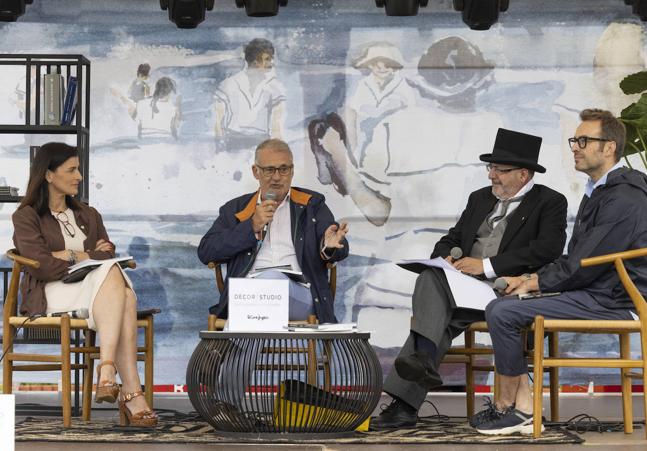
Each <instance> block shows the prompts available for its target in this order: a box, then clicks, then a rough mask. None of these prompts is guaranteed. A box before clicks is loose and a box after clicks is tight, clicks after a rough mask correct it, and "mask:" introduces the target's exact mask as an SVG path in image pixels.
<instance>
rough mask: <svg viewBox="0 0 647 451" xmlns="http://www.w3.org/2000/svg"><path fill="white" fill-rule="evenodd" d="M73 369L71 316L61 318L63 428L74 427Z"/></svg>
mask: <svg viewBox="0 0 647 451" xmlns="http://www.w3.org/2000/svg"><path fill="white" fill-rule="evenodd" d="M71 379H72V368H71V366H70V316H69V315H67V314H66V315H63V316H61V385H62V387H61V398H62V400H63V427H66V428H69V427H70V426H71V425H72V420H71V418H72V384H71Z"/></svg>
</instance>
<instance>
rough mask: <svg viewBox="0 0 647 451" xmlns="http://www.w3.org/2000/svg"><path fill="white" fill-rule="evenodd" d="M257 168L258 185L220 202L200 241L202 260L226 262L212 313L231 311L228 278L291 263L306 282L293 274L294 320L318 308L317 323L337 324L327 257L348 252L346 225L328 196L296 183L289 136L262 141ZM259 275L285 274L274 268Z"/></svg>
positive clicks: (334, 258) (333, 259)
mask: <svg viewBox="0 0 647 451" xmlns="http://www.w3.org/2000/svg"><path fill="white" fill-rule="evenodd" d="M252 171H253V173H254V177H255V178H256V179H257V180H258V182H259V190H258V191H256V192H254V193H249V194H245V195H243V196H240V197H237V198H235V199H232V200H230V201H229V202H227V203H226V204H225V205H223V206H222V207H221V208H220V213H219V216H218V218H217V219H216V220H215V222H214V223H213V225H212V226H211V228H210V229H209V231H208V232H207V233H206V235H205V236H204V237H203V238H202V240H201V241H200V245H199V247H198V257H199V258H200V260H201V261H202V262H203V263H204V264H207V263H209V262H211V261H215V262H224V263H227V280H226V281H225V291H224V293H223V294H222V296H221V297H220V302H219V303H218V304H217V305H214V306H212V307H210V308H209V311H210V313H212V314H215V315H218V316H219V317H221V318H226V317H227V292H228V283H227V282H228V280H229V277H245V276H246V275H247V274H249V273H250V272H254V271H259V270H262V269H263V268H273V267H289V269H291V270H293V271H297V272H301V273H302V274H303V277H304V278H305V280H306V282H307V283H308V284H309V287H308V286H306V285H305V284H299V283H297V282H294V281H292V280H290V320H303V319H306V318H307V316H308V315H310V314H314V315H316V316H317V319H318V320H319V322H322V323H324V322H336V321H337V320H336V318H335V313H334V306H333V297H332V293H331V292H330V287H329V286H328V279H327V269H326V263H328V262H336V261H340V260H343V259H344V258H346V257H347V256H348V242H347V241H346V238H345V236H346V233H348V226H347V224H345V223H343V224H341V225H339V224H337V223H336V222H335V220H334V217H333V215H332V213H331V212H330V210H329V209H328V207H327V206H326V203H325V199H324V197H323V195H321V194H319V193H317V192H314V191H310V190H306V189H302V188H295V187H292V177H293V175H294V164H293V159H292V152H291V151H290V148H289V147H288V145H287V144H286V143H285V142H283V141H281V140H278V139H268V140H266V141H263V142H262V143H261V144H259V145H258V147H257V148H256V153H255V158H254V165H253V166H252ZM259 277H263V278H287V276H285V274H282V273H280V272H279V271H275V270H274V271H272V270H271V269H268V270H267V271H264V273H263V275H261V276H259Z"/></svg>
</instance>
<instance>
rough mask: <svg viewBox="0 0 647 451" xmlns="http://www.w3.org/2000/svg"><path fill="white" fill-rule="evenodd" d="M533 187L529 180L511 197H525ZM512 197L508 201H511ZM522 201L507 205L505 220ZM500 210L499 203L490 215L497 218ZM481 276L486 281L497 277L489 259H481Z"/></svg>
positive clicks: (494, 225) (531, 180) (533, 184)
mask: <svg viewBox="0 0 647 451" xmlns="http://www.w3.org/2000/svg"><path fill="white" fill-rule="evenodd" d="M533 186H535V181H534V180H533V179H530V181H529V182H528V183H526V184H525V185H523V186H522V187H521V189H520V190H519V191H518V192H517V194H515V195H514V196H512V197H519V196H525V195H526V194H527V193H528V191H530V190H531V189H532V187H533ZM512 197H511V198H510V199H512ZM499 200H502V199H499ZM522 201H523V199H522V200H521V201H519V202H512V203H510V205H508V212H507V214H506V215H505V217H506V218H507V217H508V216H510V215H511V214H512V212H513V211H515V210H516V209H517V207H518V206H519V204H520V203H521V202H522ZM501 208H503V206H502V204H501V202H497V204H496V206H495V207H494V210H495V211H494V212H493V213H492V214H493V215H495V216H497V215H498V212H499V211H500V209H501ZM501 219H503V218H501ZM499 221H500V220H499ZM499 221H496V222H495V223H494V224H493V227H496V226H497V224H498V223H499ZM483 274H485V277H487V278H488V279H493V278H495V277H497V273H496V272H494V268H493V267H492V263H491V262H490V259H489V258H484V259H483Z"/></svg>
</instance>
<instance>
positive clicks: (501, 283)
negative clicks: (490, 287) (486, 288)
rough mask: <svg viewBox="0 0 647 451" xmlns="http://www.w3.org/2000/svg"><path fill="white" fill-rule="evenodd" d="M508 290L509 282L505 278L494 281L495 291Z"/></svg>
mask: <svg viewBox="0 0 647 451" xmlns="http://www.w3.org/2000/svg"><path fill="white" fill-rule="evenodd" d="M506 288H508V282H507V281H506V280H505V279H504V278H503V277H497V278H496V279H494V289H495V290H498V291H504V290H505V289H506Z"/></svg>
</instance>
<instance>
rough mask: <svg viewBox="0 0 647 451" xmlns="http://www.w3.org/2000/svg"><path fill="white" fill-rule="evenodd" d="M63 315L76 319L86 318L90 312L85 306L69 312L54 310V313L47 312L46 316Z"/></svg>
mask: <svg viewBox="0 0 647 451" xmlns="http://www.w3.org/2000/svg"><path fill="white" fill-rule="evenodd" d="M63 315H70V316H71V317H72V318H76V319H88V318H89V317H90V312H88V309H87V308H80V309H78V310H72V311H69V312H56V313H48V314H47V316H48V317H55V318H56V317H61V316H63Z"/></svg>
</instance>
